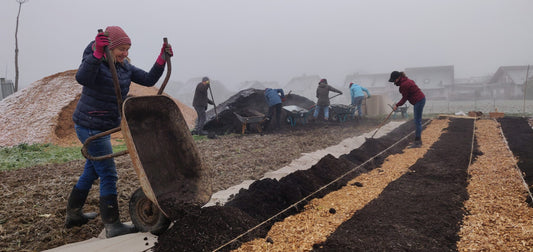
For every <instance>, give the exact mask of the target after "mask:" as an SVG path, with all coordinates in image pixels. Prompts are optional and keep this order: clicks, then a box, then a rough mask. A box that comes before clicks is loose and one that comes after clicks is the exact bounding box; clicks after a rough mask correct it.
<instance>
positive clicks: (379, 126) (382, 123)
mask: <svg viewBox="0 0 533 252" xmlns="http://www.w3.org/2000/svg"><path fill="white" fill-rule="evenodd" d="M393 112H394V110H393V111H391V112H390V113H389V115H388V116H387V117H386V118H385V120H383V121H382V122H381V123H380V124H379V125H378V128H377V129H376V131H374V134H372V136H371V137H370V138H374V136H375V135H376V133H377V132H378V130H379V129H380V128H381V127H382V126H383V125H384V124H385V122H386V121H387V120H389V118H390V116H391V115H392V113H393Z"/></svg>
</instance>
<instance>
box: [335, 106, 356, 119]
mask: <svg viewBox="0 0 533 252" xmlns="http://www.w3.org/2000/svg"><path fill="white" fill-rule="evenodd" d="M330 108H331V112H332V116H333V117H334V118H336V119H337V120H338V121H339V122H341V123H343V122H346V120H347V119H348V118H350V117H352V118H353V115H354V113H355V106H352V105H343V104H335V105H332V106H330Z"/></svg>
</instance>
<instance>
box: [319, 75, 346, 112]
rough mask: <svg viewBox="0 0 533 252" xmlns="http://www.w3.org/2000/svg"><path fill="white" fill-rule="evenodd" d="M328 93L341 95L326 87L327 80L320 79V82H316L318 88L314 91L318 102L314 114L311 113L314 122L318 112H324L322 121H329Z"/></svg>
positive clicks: (330, 87)
mask: <svg viewBox="0 0 533 252" xmlns="http://www.w3.org/2000/svg"><path fill="white" fill-rule="evenodd" d="M330 91H332V92H336V93H339V94H342V92H341V91H340V90H338V89H336V88H334V87H332V86H330V85H328V80H326V79H321V80H320V82H318V88H317V89H316V97H317V98H318V101H317V103H316V108H315V112H314V113H313V117H314V119H315V120H316V119H317V118H318V114H319V112H320V110H324V120H326V121H327V120H328V119H329V92H330Z"/></svg>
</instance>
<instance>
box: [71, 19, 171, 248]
mask: <svg viewBox="0 0 533 252" xmlns="http://www.w3.org/2000/svg"><path fill="white" fill-rule="evenodd" d="M106 46H107V47H108V48H109V50H110V52H111V56H112V58H107V56H106V55H104V54H105V53H104V52H105V51H104V48H105V47H106ZM130 46H131V40H130V38H129V37H128V35H127V34H126V33H125V32H124V30H122V28H120V27H118V26H109V27H107V28H106V30H105V33H104V32H101V33H98V34H97V35H96V38H95V40H94V41H92V42H90V43H89V45H88V46H87V47H86V48H85V50H84V52H83V58H82V61H81V65H80V66H79V68H78V72H77V73H76V80H77V81H78V83H79V84H81V85H82V86H83V89H82V92H81V97H80V100H79V101H78V104H77V106H76V109H75V111H74V113H73V115H72V119H73V121H74V127H75V130H76V134H77V136H78V138H79V140H80V141H81V142H82V143H84V142H85V140H87V138H89V137H91V136H94V135H96V134H98V133H102V132H105V131H107V130H110V129H113V128H116V127H118V126H119V125H120V120H121V115H120V114H119V110H118V104H117V98H116V94H115V87H114V82H113V78H112V74H111V69H110V68H109V65H108V62H109V61H111V62H113V63H114V65H115V68H116V71H117V75H118V81H119V85H120V94H119V95H121V96H122V99H125V98H126V96H127V95H128V91H129V89H130V84H131V82H135V83H138V84H140V85H143V86H153V85H155V84H156V82H157V81H158V80H159V78H160V77H161V75H162V74H163V71H164V65H165V62H166V60H165V57H166V56H165V52H166V53H167V54H168V55H169V56H172V48H171V47H170V45H168V44H163V47H162V48H161V52H160V54H159V56H158V57H157V60H156V62H155V63H154V65H153V66H152V68H151V70H150V72H145V71H144V70H142V69H139V68H137V67H135V66H134V65H132V64H131V63H130V62H129V59H128V50H129V49H130ZM87 149H88V152H89V154H90V155H91V156H93V157H99V156H104V155H107V154H111V153H112V152H113V151H112V148H111V138H110V136H109V135H106V136H103V137H100V138H97V139H95V140H94V141H92V142H91V143H90V144H89V145H88V146H87ZM97 179H100V214H101V217H102V222H103V223H104V226H105V230H106V237H108V238H109V237H113V236H119V235H123V234H128V233H131V232H135V231H136V230H135V227H134V226H133V225H126V224H123V223H121V222H120V217H119V208H118V201H117V185H116V183H117V179H118V177H117V171H116V167H115V162H114V160H113V159H112V158H111V159H105V160H101V161H94V160H90V159H87V160H86V161H85V167H84V170H83V173H82V174H81V176H80V177H79V179H78V181H77V183H76V185H75V186H74V188H73V189H72V192H71V193H70V196H69V198H68V202H67V212H66V218H65V219H66V220H65V227H66V228H71V227H74V226H81V225H83V224H86V223H87V222H88V221H89V220H90V219H94V218H95V217H96V213H83V212H82V207H83V205H84V204H85V201H86V199H87V195H88V193H89V190H90V189H91V186H92V184H93V182H95V181H96V180H97Z"/></svg>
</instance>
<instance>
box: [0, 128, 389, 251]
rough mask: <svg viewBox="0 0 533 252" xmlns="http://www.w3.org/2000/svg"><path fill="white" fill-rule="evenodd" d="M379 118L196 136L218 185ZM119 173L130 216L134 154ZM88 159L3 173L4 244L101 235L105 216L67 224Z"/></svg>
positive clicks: (94, 196)
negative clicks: (72, 196) (69, 207)
mask: <svg viewBox="0 0 533 252" xmlns="http://www.w3.org/2000/svg"><path fill="white" fill-rule="evenodd" d="M378 123H379V122H377V121H375V120H368V121H366V122H364V123H360V122H355V121H348V122H345V123H342V124H340V123H337V122H330V123H319V122H317V123H314V124H306V125H305V127H302V126H301V125H300V126H299V127H295V128H294V129H291V128H283V129H282V130H281V131H279V132H276V133H267V134H263V135H261V134H245V135H240V134H231V135H225V136H219V137H218V139H204V140H198V141H197V142H196V144H197V146H198V149H199V150H200V152H201V155H202V158H203V160H204V161H205V162H206V163H207V164H208V166H209V167H211V169H212V170H213V177H214V179H213V181H214V182H213V183H214V184H213V190H214V191H218V190H222V189H226V188H228V187H230V186H232V185H235V184H239V183H241V182H242V181H244V180H248V179H260V178H261V177H262V176H263V174H264V173H266V172H268V171H272V170H276V169H279V168H281V167H283V166H285V165H287V164H289V163H290V162H291V161H292V160H293V159H296V158H298V157H299V156H300V155H301V153H305V152H313V151H316V150H319V149H323V148H326V147H328V146H331V145H335V144H338V143H339V142H341V141H342V140H344V139H346V138H349V137H353V136H357V135H360V134H362V133H365V132H369V131H370V130H373V129H375V126H376V125H377V124H378ZM115 162H116V163H117V171H118V175H119V181H118V189H119V205H120V213H121V219H122V220H123V221H129V220H130V218H129V213H128V202H129V198H130V196H131V194H132V193H133V192H134V191H135V190H136V189H137V188H139V186H140V185H139V181H138V178H137V175H136V174H135V172H134V169H133V166H132V163H131V160H130V158H129V156H122V157H118V158H116V159H115ZM83 164H84V161H82V160H79V161H72V162H68V163H64V164H58V165H41V166H35V167H28V168H24V169H20V170H16V171H3V172H2V173H1V175H0V176H1V177H0V185H2V192H3V193H2V195H0V197H1V202H2V203H1V204H2V207H1V208H0V234H1V240H0V250H1V251H41V250H45V249H50V248H54V247H58V246H61V245H64V244H68V243H73V242H77V241H82V240H86V239H89V238H92V237H96V236H98V234H99V233H100V231H101V230H102V228H103V224H102V222H101V220H100V219H99V218H97V219H95V220H93V221H91V222H89V223H88V224H87V225H85V226H83V227H81V228H78V227H74V228H72V229H65V228H64V227H63V225H64V218H65V211H66V202H67V198H68V193H69V192H70V190H71V189H72V186H74V184H75V183H76V181H77V179H78V177H79V176H80V174H81V172H82V171H83ZM84 210H85V211H95V212H98V211H99V210H98V185H97V184H95V185H94V186H93V189H92V190H91V192H90V194H89V197H88V199H87V202H86V205H85V207H84Z"/></svg>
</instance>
